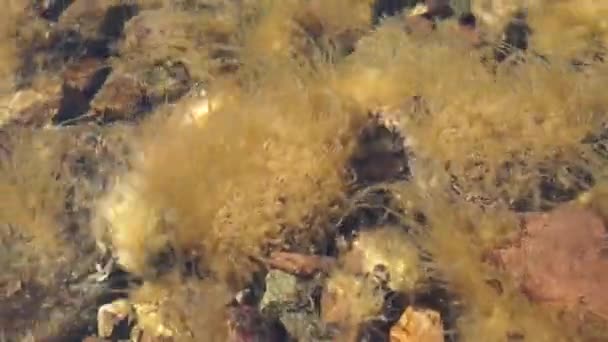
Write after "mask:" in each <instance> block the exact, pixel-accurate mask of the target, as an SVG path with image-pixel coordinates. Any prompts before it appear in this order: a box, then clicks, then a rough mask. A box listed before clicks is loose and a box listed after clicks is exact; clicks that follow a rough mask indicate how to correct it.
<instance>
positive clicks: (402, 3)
mask: <svg viewBox="0 0 608 342" xmlns="http://www.w3.org/2000/svg"><path fill="white" fill-rule="evenodd" d="M417 2H418V1H417V0H375V1H374V2H373V4H372V18H371V19H372V24H373V25H378V24H379V23H380V22H381V21H382V19H383V18H385V17H391V16H394V15H397V14H399V13H401V12H402V11H403V10H404V9H405V8H407V7H414V6H415V5H416V3H417Z"/></svg>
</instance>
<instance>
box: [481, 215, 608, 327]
mask: <svg viewBox="0 0 608 342" xmlns="http://www.w3.org/2000/svg"><path fill="white" fill-rule="evenodd" d="M523 221H524V222H523V229H522V231H521V233H520V234H519V236H518V237H517V238H516V239H515V241H513V243H512V245H510V246H509V247H506V248H503V249H500V250H498V251H496V252H494V253H493V258H494V260H495V261H496V262H497V263H498V264H499V265H500V266H501V267H503V268H504V269H505V270H506V271H507V272H509V273H510V274H511V275H512V276H513V278H514V279H515V280H516V281H517V282H518V283H519V284H520V285H521V289H522V291H523V292H524V293H526V295H527V296H529V298H530V299H531V300H533V301H536V302H542V303H551V304H555V305H558V306H560V307H564V308H567V309H571V310H574V309H577V308H583V309H584V310H586V311H590V312H592V313H594V314H597V315H599V316H601V317H604V318H605V319H608V292H606V291H605V290H606V289H608V259H606V258H605V256H603V253H604V249H605V247H606V236H607V234H606V227H605V226H604V223H603V221H602V218H601V217H600V216H598V215H597V214H595V213H594V212H592V211H590V210H587V209H584V208H579V207H576V206H574V205H564V206H562V207H559V208H557V209H555V210H553V211H551V212H549V213H544V214H529V215H527V216H526V217H525V218H524V220H523Z"/></svg>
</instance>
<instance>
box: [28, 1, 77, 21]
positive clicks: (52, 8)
mask: <svg viewBox="0 0 608 342" xmlns="http://www.w3.org/2000/svg"><path fill="white" fill-rule="evenodd" d="M73 2H74V0H38V1H36V4H35V5H34V8H35V9H36V11H37V12H38V13H39V14H40V16H41V17H42V18H44V19H46V20H49V21H53V22H56V21H57V20H58V19H59V16H61V13H63V11H65V10H66V9H67V8H68V7H69V6H70V5H71V4H72V3H73Z"/></svg>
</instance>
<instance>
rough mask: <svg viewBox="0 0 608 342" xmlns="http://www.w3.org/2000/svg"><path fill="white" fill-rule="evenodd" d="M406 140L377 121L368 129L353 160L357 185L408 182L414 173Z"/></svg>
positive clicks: (358, 143)
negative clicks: (405, 145) (410, 165)
mask: <svg viewBox="0 0 608 342" xmlns="http://www.w3.org/2000/svg"><path fill="white" fill-rule="evenodd" d="M403 141H404V140H403V137H401V136H399V134H398V133H397V132H395V131H392V130H390V129H389V128H387V127H385V126H383V125H382V124H380V123H379V122H377V120H372V122H371V123H370V124H369V125H367V126H365V127H364V128H363V130H362V131H361V133H360V134H359V137H358V139H357V147H356V149H355V152H354V154H353V156H352V157H351V160H350V168H351V170H352V173H353V176H354V180H355V186H357V187H365V186H369V185H373V184H381V183H389V182H395V181H402V180H407V179H408V178H409V177H410V175H411V173H410V167H409V163H408V159H409V158H408V153H407V151H406V150H405V147H404V144H403Z"/></svg>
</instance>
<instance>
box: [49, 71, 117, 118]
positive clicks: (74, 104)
mask: <svg viewBox="0 0 608 342" xmlns="http://www.w3.org/2000/svg"><path fill="white" fill-rule="evenodd" d="M111 71H112V69H111V68H110V67H109V66H103V67H100V68H99V69H98V70H96V71H94V72H93V74H92V75H85V76H84V77H86V78H88V81H87V82H86V84H84V85H82V87H80V88H79V87H76V86H74V85H71V84H69V83H68V82H66V81H64V84H63V86H62V91H63V96H62V98H61V101H60V104H59V109H58V112H57V114H56V115H55V116H54V117H53V124H61V123H64V122H68V121H70V120H74V119H76V118H77V117H79V116H81V115H83V114H85V113H87V112H88V111H89V109H90V108H91V106H90V103H91V101H92V100H93V97H94V96H95V94H96V93H97V91H99V89H101V87H102V86H103V84H104V83H105V81H106V79H107V78H108V76H109V75H110V72H111Z"/></svg>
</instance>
